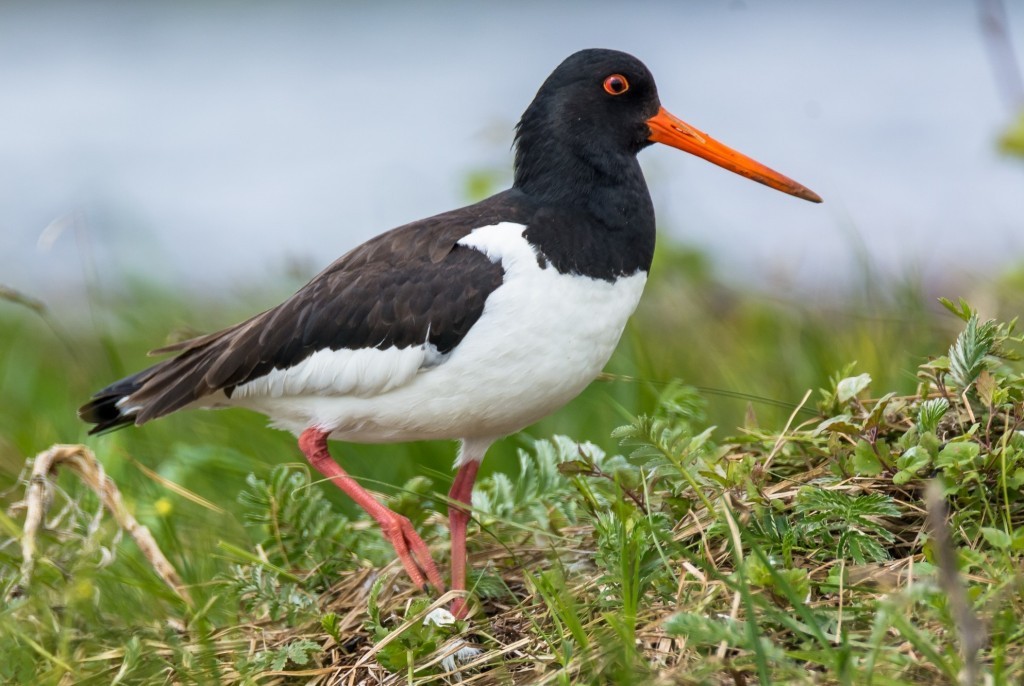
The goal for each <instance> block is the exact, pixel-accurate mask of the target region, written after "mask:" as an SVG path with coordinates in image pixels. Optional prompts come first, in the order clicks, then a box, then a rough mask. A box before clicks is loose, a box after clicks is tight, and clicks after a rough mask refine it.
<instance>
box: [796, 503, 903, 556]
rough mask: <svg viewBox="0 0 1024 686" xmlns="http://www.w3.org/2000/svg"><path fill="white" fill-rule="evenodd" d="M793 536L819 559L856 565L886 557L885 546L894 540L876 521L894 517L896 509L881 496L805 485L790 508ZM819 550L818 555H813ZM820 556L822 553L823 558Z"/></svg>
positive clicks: (896, 513)
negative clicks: (794, 518) (793, 519)
mask: <svg viewBox="0 0 1024 686" xmlns="http://www.w3.org/2000/svg"><path fill="white" fill-rule="evenodd" d="M793 510H794V514H795V515H796V518H797V519H796V522H797V523H796V526H795V527H794V529H795V536H796V538H797V540H798V541H799V542H800V544H802V545H804V546H805V547H807V548H809V549H811V550H812V554H813V555H814V556H817V557H820V558H823V559H833V558H834V559H840V560H842V559H850V560H852V561H853V562H856V563H857V564H865V563H867V562H881V561H882V560H886V559H888V558H889V555H888V553H887V552H886V550H885V545H886V544H889V543H892V542H893V541H894V540H895V539H896V537H895V536H894V535H893V534H892V532H890V531H889V530H888V529H887V528H886V527H885V526H884V524H883V523H882V522H880V521H879V518H882V517H898V516H900V510H899V508H898V507H897V506H896V504H895V503H894V501H893V499H892V498H891V497H890V496H888V495H885V494H884V493H869V494H867V495H851V494H849V493H843V492H841V491H836V490H830V489H827V488H821V487H818V486H805V487H804V488H802V489H800V492H799V493H798V494H797V497H796V502H795V503H794V506H793ZM815 548H821V551H819V552H813V551H814V549H815ZM822 553H825V554H824V555H823V554H822Z"/></svg>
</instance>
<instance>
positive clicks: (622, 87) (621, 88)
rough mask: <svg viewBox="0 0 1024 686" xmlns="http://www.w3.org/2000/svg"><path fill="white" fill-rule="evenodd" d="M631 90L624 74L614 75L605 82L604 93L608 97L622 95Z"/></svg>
mask: <svg viewBox="0 0 1024 686" xmlns="http://www.w3.org/2000/svg"><path fill="white" fill-rule="evenodd" d="M628 90H629V81H627V80H626V77H625V76H623V75H622V74H612V75H611V76H609V77H608V78H606V79H605V80H604V92H605V93H607V94H608V95H622V94H623V93H625V92H626V91H628Z"/></svg>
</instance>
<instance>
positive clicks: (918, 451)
mask: <svg viewBox="0 0 1024 686" xmlns="http://www.w3.org/2000/svg"><path fill="white" fill-rule="evenodd" d="M931 461H932V460H931V456H930V455H929V454H928V451H926V450H925V449H924V448H922V447H920V446H917V445H915V446H914V447H913V448H910V449H909V450H906V451H904V453H903V454H902V455H900V456H899V457H898V458H897V459H896V468H897V469H900V470H904V471H907V472H910V473H911V474H916V473H917V472H918V471H920V470H922V469H924V468H925V467H927V466H928V465H929V464H930V463H931Z"/></svg>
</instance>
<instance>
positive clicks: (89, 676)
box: [0, 301, 1024, 685]
mask: <svg viewBox="0 0 1024 686" xmlns="http://www.w3.org/2000/svg"><path fill="white" fill-rule="evenodd" d="M944 304H945V306H946V308H947V309H948V310H949V311H950V312H951V313H952V314H953V315H955V316H956V317H958V318H959V319H960V320H961V321H962V324H961V327H960V332H959V333H958V334H957V335H955V336H954V337H951V339H950V340H949V341H947V343H946V344H945V345H943V346H942V348H941V349H937V350H935V351H934V355H933V356H931V357H928V358H926V359H922V360H920V362H921V364H920V365H919V366H918V368H917V370H916V373H914V374H911V375H909V376H912V377H913V384H914V386H915V388H914V390H913V392H910V393H907V392H902V393H899V392H896V391H894V392H883V391H884V390H885V389H884V388H883V389H880V388H877V384H878V381H877V380H876V379H875V378H873V375H872V374H870V373H868V372H864V371H861V369H860V368H858V367H857V366H851V365H843V364H838V365H837V367H838V368H839V371H838V372H836V373H834V374H833V375H832V376H831V378H830V380H829V381H828V383H827V385H825V387H824V388H823V389H821V391H820V392H819V394H818V396H817V397H816V398H814V399H813V400H812V398H811V397H810V395H807V396H804V401H803V402H802V403H800V404H798V405H797V406H791V407H789V408H788V409H787V411H786V413H785V414H784V415H783V416H782V418H781V420H780V421H778V422H777V423H776V422H774V421H766V420H765V419H764V418H763V417H758V416H757V414H756V412H755V411H754V410H753V409H752V408H751V409H748V411H747V412H746V413H745V414H744V419H743V422H742V426H741V427H739V428H737V429H736V430H735V431H732V432H728V431H723V430H721V429H719V428H715V427H714V426H711V425H710V421H709V418H708V407H707V402H706V400H705V394H703V393H701V392H699V391H697V390H695V389H694V388H692V387H689V386H685V385H682V384H669V385H666V386H663V387H661V388H660V389H659V394H658V397H657V398H656V400H655V401H654V402H653V403H651V408H652V410H651V411H650V412H649V413H647V414H645V415H642V416H638V417H634V418H630V419H629V420H628V421H627V422H626V423H625V424H624V425H623V426H621V427H619V428H618V429H615V430H614V431H613V432H611V433H612V436H613V437H614V442H613V443H610V444H609V443H608V442H603V445H604V447H602V445H599V444H596V443H588V442H578V441H576V440H572V439H570V438H566V437H564V436H555V437H553V438H550V439H543V440H536V441H533V442H530V443H527V444H525V445H523V446H522V447H520V448H519V449H518V451H517V454H516V456H515V460H514V461H513V463H512V464H513V466H516V465H517V466H518V469H514V468H513V469H509V470H507V471H497V472H494V473H491V474H489V475H487V476H485V477H484V478H482V479H481V482H480V484H479V487H478V488H477V489H476V491H475V493H474V498H473V508H472V509H473V524H472V525H471V526H472V529H471V534H470V541H471V555H472V557H471V559H472V563H473V567H474V571H475V574H474V576H473V577H472V578H471V586H472V589H471V607H472V608H473V613H472V615H471V616H470V618H469V620H468V621H466V622H452V621H450V620H448V619H446V618H444V616H443V613H441V614H439V613H440V611H441V610H442V609H443V607H445V606H447V604H448V603H449V602H450V600H451V597H449V596H451V594H449V595H448V596H445V597H440V598H436V597H426V596H423V595H421V594H420V593H419V592H418V591H417V590H415V589H413V588H410V587H409V586H408V584H407V583H406V582H405V581H404V578H403V577H402V576H401V575H400V574H398V573H393V572H397V567H396V566H395V563H394V562H393V560H392V556H391V555H390V554H389V553H388V549H387V546H386V545H385V544H384V543H383V541H382V540H381V538H380V535H379V534H378V533H377V532H376V530H375V529H374V528H373V527H371V526H369V525H368V523H367V522H366V521H365V520H364V519H361V518H353V517H351V516H350V515H349V514H348V513H346V512H343V511H342V510H341V509H340V508H339V507H338V505H336V504H335V502H334V501H332V500H330V499H329V496H327V495H326V493H327V491H326V490H325V489H322V488H321V487H320V485H318V484H315V483H313V482H311V480H310V477H309V474H308V472H307V471H306V470H305V469H304V468H302V467H298V466H295V465H283V466H278V467H273V468H264V469H261V470H258V471H254V470H251V469H250V470H249V471H254V473H252V474H250V475H249V476H248V478H247V479H246V481H245V487H244V490H243V492H242V494H241V496H240V498H239V504H238V508H237V511H238V512H239V515H238V520H237V522H236V521H235V520H233V519H231V518H230V517H229V516H227V515H226V514H224V511H223V510H220V509H218V508H217V506H216V505H215V504H211V503H210V502H209V501H208V500H207V499H206V498H205V497H204V496H203V495H202V494H199V493H195V492H193V491H191V490H189V489H187V488H185V487H183V486H181V485H180V484H179V485H178V486H177V488H179V489H180V490H179V491H175V494H176V495H175V498H176V499H175V500H168V504H165V505H161V506H159V507H154V508H153V509H152V511H148V510H145V509H144V508H141V506H140V505H139V504H138V502H139V501H137V500H135V499H133V498H130V497H128V494H127V493H126V494H125V497H124V501H125V503H124V507H125V511H126V512H129V511H131V510H139V511H137V512H135V517H137V518H138V519H139V521H142V522H145V523H146V525H147V526H148V527H149V528H150V529H151V530H152V532H153V538H154V540H155V541H156V542H159V544H160V545H161V546H162V547H163V548H164V552H165V553H166V559H167V560H168V561H169V564H171V565H173V566H176V567H177V571H178V572H179V577H178V578H180V579H183V580H184V581H183V588H184V592H183V593H179V592H176V591H175V588H176V586H175V585H174V584H173V583H168V582H167V581H166V580H164V579H162V578H161V575H160V574H158V573H157V572H156V571H154V570H153V567H152V565H150V563H149V561H148V559H149V558H148V556H147V555H145V554H143V553H141V552H140V551H139V549H138V548H137V547H135V544H134V543H133V542H132V541H130V540H121V535H122V526H119V525H118V521H117V519H116V518H114V517H112V516H111V511H110V510H109V508H106V507H105V505H104V501H103V500H102V498H100V497H97V495H96V492H95V490H94V489H92V488H89V487H88V486H87V485H84V484H83V483H82V482H81V481H79V480H78V479H76V478H75V477H74V475H73V474H71V473H64V472H59V471H58V472H53V471H51V470H49V469H47V470H44V473H42V474H39V475H37V476H36V477H30V476H29V474H30V472H25V473H24V474H25V476H24V477H23V478H22V479H20V480H19V482H18V483H17V484H16V485H15V488H14V489H13V490H12V493H19V494H21V495H24V493H25V492H26V491H27V490H28V491H31V489H33V488H35V489H36V490H38V491H39V492H43V489H42V486H43V484H44V483H45V484H46V488H45V492H46V493H47V496H46V498H41V499H40V500H39V503H40V506H45V507H44V509H45V512H44V514H45V516H44V517H43V519H42V520H41V521H42V522H43V523H44V526H40V527H39V529H38V532H37V535H36V537H35V539H34V541H33V545H32V546H30V548H31V552H30V553H28V554H29V555H30V557H31V558H32V563H31V564H30V565H29V567H28V568H26V566H25V564H24V563H25V556H26V553H24V552H23V551H24V550H25V549H26V548H25V545H24V543H25V534H24V529H23V524H24V521H25V520H24V519H23V517H24V516H25V515H24V509H23V508H19V507H13V508H12V509H10V510H9V512H8V513H7V514H4V515H2V516H0V530H2V540H0V584H2V589H0V590H2V591H3V592H4V593H5V595H6V597H7V598H8V602H7V603H6V605H5V606H4V607H3V609H2V610H0V653H2V654H3V655H4V656H5V659H4V660H2V661H0V679H2V680H4V681H7V682H12V683H53V684H60V683H71V682H80V683H97V684H100V683H102V684H107V683H140V684H156V683H168V682H172V683H175V682H176V683H238V684H255V683H303V684H325V685H326V684H343V683H344V684H347V683H383V684H408V683H444V682H456V681H461V682H462V683H509V684H512V683H555V684H570V683H572V684H576V683H617V684H630V683H637V684H649V683H664V684H678V683H684V684H737V683H766V684H776V683H794V684H801V683H807V684H811V683H813V684H822V683H838V684H864V683H868V684H870V683H875V684H933V683H965V684H966V683H979V684H980V683H983V682H987V683H997V684H1000V683H1017V682H1019V681H1020V680H1021V679H1024V630H1022V629H1021V628H1020V627H1021V626H1022V625H1024V621H1022V619H1024V602H1022V600H1021V598H1022V597H1024V595H1022V593H1021V591H1022V575H1021V571H1020V570H1021V568H1022V564H1021V563H1022V556H1024V494H1022V486H1024V431H1022V422H1024V375H1022V373H1021V365H1020V362H1019V359H1018V354H1019V352H1020V349H1021V345H1022V341H1021V337H1020V335H1019V334H1017V333H1016V328H1015V322H1013V321H1010V322H998V321H990V320H985V319H983V318H981V317H979V316H978V314H977V313H976V312H975V311H974V310H972V309H971V308H970V307H969V306H968V305H967V304H966V303H963V302H957V303H953V302H949V301H947V302H945V303H944ZM869 369H872V371H874V369H873V368H871V367H869ZM597 438H598V439H599V438H600V437H597ZM599 442H600V441H599ZM133 445H134V444H131V443H127V442H126V443H125V444H124V445H123V446H122V450H124V451H125V452H126V453H127V458H126V459H130V458H131V453H130V452H128V451H129V450H130V449H131V448H132V446H133ZM205 462H209V463H215V464H218V465H221V469H223V465H225V464H232V465H241V464H245V463H244V462H242V461H241V458H236V457H234V456H233V454H232V453H220V454H212V453H189V461H188V463H187V464H190V465H195V464H203V463H205ZM114 469H115V470H116V469H117V464H116V463H115V464H114ZM178 469H184V468H183V467H178ZM177 474H178V476H181V475H182V474H187V472H178V473H177ZM157 476H158V477H159V478H160V479H163V480H164V481H161V482H160V483H161V484H163V483H164V482H167V483H171V482H173V479H171V478H170V477H168V476H166V475H157ZM154 478H156V477H154ZM181 480H184V479H181ZM444 490H445V489H444V488H443V487H440V486H439V487H436V488H435V486H434V485H433V481H432V480H431V479H427V478H424V477H423V476H419V477H415V478H413V479H412V480H410V481H407V482H406V483H405V484H404V486H403V487H402V488H401V489H399V492H398V493H397V494H396V495H392V496H390V498H391V504H392V505H393V506H394V507H396V508H398V509H400V510H402V511H403V512H404V513H405V514H407V516H410V517H411V518H413V519H414V521H416V523H417V526H418V528H419V529H420V530H422V531H423V532H425V535H426V537H427V538H428V540H432V541H434V542H436V544H437V546H436V551H435V552H437V553H439V554H441V553H442V551H443V550H444V548H445V540H444V537H445V535H446V534H445V531H446V529H445V525H444V524H445V516H444V497H443V495H441V492H443V491H444ZM21 495H19V496H18V497H16V498H11V499H12V500H21V499H22V498H21ZM161 498H168V496H161ZM154 501H155V502H158V503H159V502H162V501H161V500H160V499H154ZM217 517H219V518H221V519H220V521H222V522H223V533H222V535H221V540H220V544H219V546H218V547H217V548H216V552H215V554H213V555H211V556H210V557H211V558H213V559H209V560H207V559H196V556H195V555H192V554H190V549H189V546H188V541H187V538H188V536H186V535H183V533H182V532H183V531H193V530H196V529H187V528H186V529H175V528H174V527H176V526H179V527H187V526H189V520H190V518H193V519H194V520H195V521H196V522H209V521H211V519H210V518H217ZM204 525H205V526H209V525H208V524H204ZM26 569H28V573H26Z"/></svg>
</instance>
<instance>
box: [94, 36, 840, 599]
mask: <svg viewBox="0 0 1024 686" xmlns="http://www.w3.org/2000/svg"><path fill="white" fill-rule="evenodd" d="M655 142H657V143H664V144H667V145H670V146H673V147H676V148H679V149H681V150H684V151H686V152H690V153H693V154H695V155H697V156H699V157H702V158H704V159H706V160H709V161H711V162H713V163H715V164H717V165H720V166H722V167H725V168H726V169H729V170H730V171H733V172H736V173H738V174H742V175H743V176H746V177H748V178H750V179H753V180H755V181H758V182H760V183H763V184H765V185H767V186H770V187H772V188H775V189H777V190H780V191H783V192H785V193H789V194H791V195H795V196H797V197H799V198H803V199H804V200H810V201H812V202H821V199H820V198H819V197H818V196H817V195H816V194H815V193H813V192H812V191H810V190H808V189H807V188H805V187H804V186H802V185H800V184H798V183H796V182H795V181H792V180H791V179H788V178H786V177H785V176H782V175H781V174H779V173H777V172H775V171H773V170H771V169H768V168H767V167H765V166H763V165H761V164H758V163H757V162H755V161H753V160H751V159H750V158H748V157H745V156H743V155H741V154H740V153H738V152H736V151H734V150H731V149H730V148H728V147H726V146H724V145H722V144H721V143H719V142H717V141H715V140H714V139H712V138H711V137H710V136H708V135H707V134H705V133H703V132H701V131H699V130H697V129H695V128H693V127H691V126H689V125H688V124H685V123H684V122H682V121H680V120H679V119H677V118H676V117H674V116H673V115H671V114H669V113H668V112H667V111H666V110H665V109H664V108H662V107H661V103H660V101H659V99H658V91H657V89H656V88H655V84H654V78H653V77H652V76H651V73H650V71H648V69H647V67H645V66H644V65H643V64H642V63H641V62H640V61H639V60H638V59H636V58H635V57H632V56H631V55H628V54H625V53H622V52H617V51H613V50H583V51H581V52H577V53H575V54H574V55H572V56H570V57H569V58H568V59H566V60H565V61H564V62H562V64H560V65H559V66H558V68H556V69H555V71H554V72H552V74H551V75H550V76H549V77H548V78H547V80H546V81H545V82H544V84H543V85H542V86H541V87H540V90H539V91H538V92H537V95H536V97H535V98H534V99H533V102H532V103H530V106H529V107H528V108H527V109H526V112H525V113H524V114H523V116H522V119H520V121H519V124H518V126H517V127H516V135H515V176H514V181H513V184H512V188H510V189H508V190H506V191H503V192H501V193H498V194H497V195H494V196H492V197H490V198H487V199H486V200H483V201H482V202H478V203H476V204H474V205H470V206H468V207H463V208H461V209H457V210H453V211H451V212H445V213H444V214H439V215H437V216H434V217H430V218H427V219H421V220H419V221H416V222H413V223H411V224H406V225H405V226H400V227H398V228H396V229H393V230H391V231H388V232H387V233H384V234H381V235H380V236H377V237H376V238H373V239H371V240H369V241H367V242H366V243H364V244H362V245H360V246H359V247H357V248H355V249H353V250H352V251H350V252H348V253H347V254H345V255H343V256H342V257H341V258H339V259H338V260H337V261H335V262H334V263H333V264H331V265H330V266H329V267H327V268H326V269H325V270H324V271H322V272H320V274H318V275H317V276H315V277H314V278H313V280H312V281H310V282H309V283H308V284H306V285H305V286H303V287H302V288H301V289H300V290H299V291H298V292H296V293H295V294H294V295H293V296H291V297H290V298H288V299H287V300H286V301H284V302H283V303H281V304H280V305H278V306H277V307H274V308H272V309H269V310H267V311H266V312H263V313H261V314H258V315H256V316H255V317H252V318H251V319H248V320H246V321H244V322H242V323H240V324H236V325H235V326H232V327H229V328H227V329H224V330H223V331H218V332H216V333H212V334H209V335H206V336H201V337H199V338H195V339H193V340H189V341H186V342H183V343H178V344H176V345H171V346H168V347H166V348H161V349H160V350H157V351H155V352H157V353H174V357H171V358H170V359H167V360H165V361H163V362H160V363H158V364H156V365H154V366H152V367H150V368H148V369H145V370H143V371H141V372H139V373H137V374H133V375H132V376H129V377H127V378H124V379H121V380H120V381H117V382H115V383H113V384H111V385H110V386H108V387H107V388H104V389H103V390H101V391H99V392H98V393H96V395H94V396H93V399H92V400H91V401H90V402H89V403H87V404H86V405H85V406H83V407H82V408H81V409H80V410H79V416H80V417H81V418H82V419H83V420H85V421H86V422H90V423H93V424H95V425H96V426H95V427H93V429H92V430H91V431H90V433H97V432H102V431H106V430H109V429H114V428H117V427H121V426H124V425H129V424H144V423H146V422H148V421H150V420H152V419H156V418H158V417H162V416H164V415H167V414H170V413H171V412H175V411H177V410H181V409H185V408H194V407H206V408H220V407H244V408H248V409H250V410H255V411H257V412H261V413H263V414H265V415H267V416H269V417H270V419H271V423H272V425H273V426H275V427H278V428H282V429H287V430H289V431H292V432H294V433H295V434H296V435H297V436H298V442H299V448H300V449H301V450H302V453H303V454H304V455H305V456H306V458H307V459H308V460H309V462H310V463H311V464H312V465H313V467H315V468H316V469H317V470H318V471H319V472H320V473H322V474H323V475H324V476H325V477H327V478H328V479H330V480H332V481H333V482H334V483H335V484H336V485H337V486H339V487H340V488H341V489H342V490H343V491H345V493H347V494H348V495H349V496H351V497H352V499H353V500H355V502H356V503H358V504H359V505H360V506H361V507H362V508H363V509H365V510H366V511H367V513H369V515H370V516H371V517H373V518H374V519H375V520H376V521H377V522H378V523H379V524H380V526H381V528H382V529H383V532H384V535H385V536H386V537H387V538H388V540H389V541H390V542H391V543H392V544H393V545H394V548H395V551H396V552H397V554H398V557H399V558H400V559H401V562H402V564H403V566H404V567H405V569H406V571H407V572H408V574H409V576H410V577H411V578H412V580H413V582H415V583H416V584H417V585H418V586H420V587H425V584H426V583H427V582H429V583H430V584H432V585H433V586H434V587H436V588H437V589H438V590H443V589H444V581H443V580H442V577H441V574H440V572H439V571H438V569H437V566H436V565H435V564H434V562H433V560H432V559H431V555H430V552H429V549H428V548H427V545H426V544H425V543H424V542H423V540H422V539H421V538H420V537H419V536H418V535H417V533H416V532H415V531H414V530H413V528H412V525H411V524H410V522H409V520H408V519H406V518H405V517H402V516H400V515H398V514H396V513H394V512H392V511H391V510H389V509H388V508H387V507H385V506H384V505H383V504H381V503H379V502H377V500H376V499H375V498H374V497H373V496H372V495H371V494H370V493H369V492H367V491H366V490H365V489H364V488H363V487H362V486H360V485H359V484H358V483H356V481H355V480H353V479H352V478H351V477H350V476H349V475H348V474H346V473H345V471H344V470H343V469H342V468H341V467H340V466H339V465H338V464H337V463H336V462H335V461H334V460H333V459H332V458H331V456H330V453H329V452H328V448H327V440H328V438H333V439H337V440H341V441H349V442H357V443H389V442H402V441H419V440H434V439H458V440H459V441H461V446H460V450H459V454H458V458H457V459H456V460H455V467H456V468H457V473H456V476H455V480H454V483H453V485H452V488H451V492H450V494H449V495H450V498H451V500H452V501H453V502H454V503H464V504H466V505H468V504H469V502H470V495H471V493H472V489H473V482H474V480H475V478H476V473H477V469H478V467H479V466H480V462H481V460H483V458H484V454H485V453H486V452H487V449H488V447H489V446H490V445H491V444H492V443H493V442H494V441H495V440H496V439H498V438H500V437H502V436H506V435H508V434H510V433H513V432H516V431H518V430H520V429H522V428H523V427H525V426H527V425H529V424H532V423H533V422H535V421H537V420H539V419H540V418H542V417H544V416H545V415H547V414H550V413H551V412H553V411H555V410H556V409H558V408H559V407H561V406H562V405H564V404H565V403H567V402H569V401H570V400H572V399H573V398H574V397H575V396H576V395H578V394H579V393H580V392H581V391H582V390H583V389H584V388H585V387H586V386H587V384H589V383H590V382H591V381H592V380H593V379H594V377H596V376H597V374H598V373H599V372H600V371H601V369H602V367H604V365H605V363H606V362H607V361H608V359H609V357H610V356H611V354H612V351H613V350H614V349H615V346H616V344H617V343H618V340H619V336H620V335H621V334H622V330H623V328H624V327H625V325H626V320H627V319H628V318H629V316H630V315H631V314H632V313H633V310H634V309H635V308H636V306H637V302H638V301H639V300H640V294H641V292H642V291H643V288H644V283H645V282H646V280H647V272H648V269H649V268H650V266H651V258H652V256H653V255H654V233H655V231H654V209H653V207H652V204H651V197H650V194H649V193H648V191H647V185H646V183H645V181H644V176H643V174H642V172H641V170H640V165H639V164H638V162H637V159H636V156H637V153H639V152H640V151H641V150H642V149H644V148H646V147H647V146H649V145H651V144H652V143H655ZM449 519H450V526H451V566H452V578H451V585H452V588H454V589H458V590H464V589H465V577H466V524H467V522H468V520H469V513H468V511H467V510H466V509H462V508H460V507H458V505H456V506H454V507H450V508H449ZM453 609H454V611H455V613H456V615H458V616H462V615H464V613H465V604H464V603H463V601H462V600H461V599H460V600H459V601H456V604H455V606H454V608H453Z"/></svg>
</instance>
